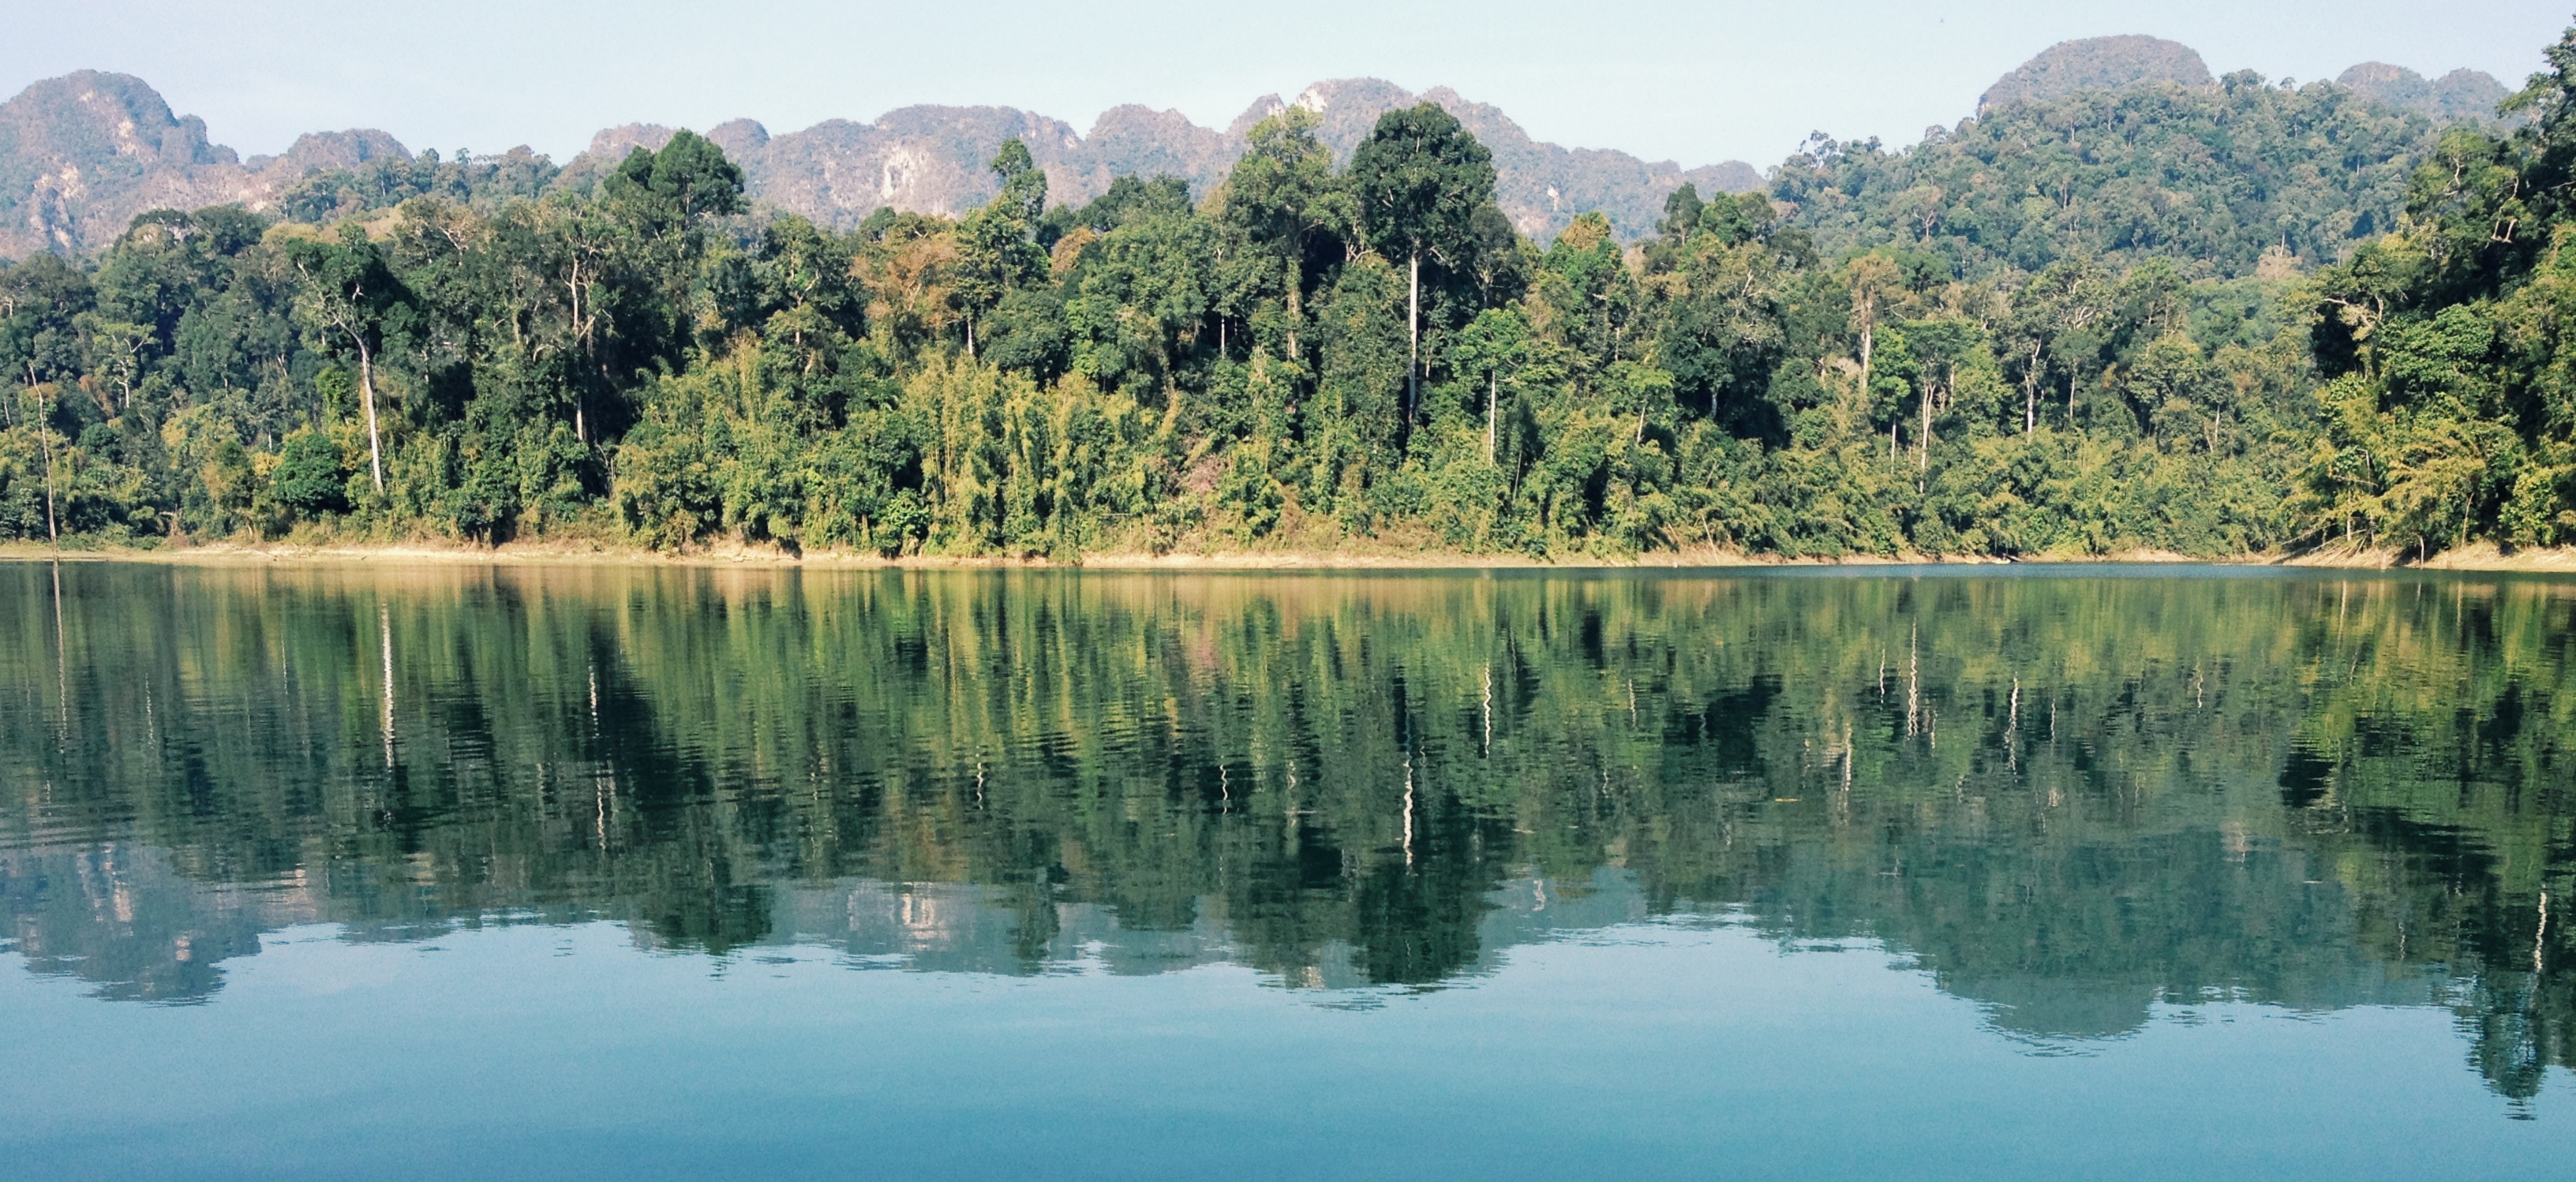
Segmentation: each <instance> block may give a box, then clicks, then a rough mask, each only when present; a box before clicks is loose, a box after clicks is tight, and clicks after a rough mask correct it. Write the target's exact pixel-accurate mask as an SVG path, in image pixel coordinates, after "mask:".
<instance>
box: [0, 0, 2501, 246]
mask: <svg viewBox="0 0 2576 1182" xmlns="http://www.w3.org/2000/svg"><path fill="white" fill-rule="evenodd" d="M2209 81H2210V73H2209V69H2208V66H2207V65H2206V64H2205V63H2204V62H2202V60H2201V58H2200V55H2199V54H2197V53H2195V52H2193V51H2192V50H2191V49H2190V48H2189V47H2187V46H2184V45H2180V44H2177V43H2175V42H2172V41H2165V40H2160V39H2158V38H2154V37H2145V36H2121V37H2095V38H2088V39H2084V40H2078V41H2068V42H2064V43H2061V44H2058V45H2055V46H2051V47H2050V48H2048V49H2046V50H2044V51H2042V52H2041V53H2040V54H2039V55H2038V56H2036V57H2034V58H2032V59H2031V60H2030V61H2028V62H2026V63H2024V64H2023V65H2022V66H2021V67H2020V68H2018V69H2016V70H2014V71H2013V72H2012V73H2010V74H2007V75H2005V76H2004V77H2003V78H2002V79H2001V80H1999V81H1997V82H1996V83H1995V84H1994V86H1993V87H1991V88H1990V89H1988V90H1987V91H1986V93H1985V96H1984V97H1983V98H1982V99H1980V100H1979V104H1978V106H1979V110H1981V111H1982V110H1986V109H1989V108H1992V107H1994V106H1996V105H1998V104H2002V103H2009V102H2014V101H2017V100H2020V99H2024V98H2035V97H2046V96H2050V95H2055V94H2062V93H2066V92H2069V91H2074V90H2081V89H2089V88H2116V87H2122V86H2129V85H2136V84H2139V83H2176V84H2181V85H2204V84H2207V83H2209ZM2339 81H2340V82H2341V83H2342V84H2343V85H2346V86H2349V87H2351V88H2352V89H2354V90H2355V91H2358V92H2360V93H2362V94H2364V95H2365V96H2367V97H2369V98H2371V99H2372V100H2374V101H2377V102H2381V103H2385V104H2388V105H2390V106H2396V107H2403V108H2408V109H2413V110H2419V111H2423V112H2424V113H2426V114H2428V115H2432V116H2433V117H2435V118H2437V119H2444V120H2454V119H2456V120H2477V119H2493V118H2495V103H2496V101H2497V100H2499V99H2501V98H2502V97H2503V94H2504V88H2503V86H2502V85H2501V84H2499V83H2497V82H2496V80H2495V79H2493V78H2491V77H2489V76H2487V75H2485V74H2482V73H2478V72H2476V71H2473V70H2454V71H2452V72H2451V73H2448V74H2445V75H2443V76H2441V77H2439V78H2435V79H2429V80H2428V79H2426V78H2425V77H2423V76H2422V75H2420V74H2417V73H2415V72H2413V71H2411V70H2407V69H2404V68H2402V67H2397V66H2390V65H2385V64H2383V63H2376V62H2372V63H2364V64H2362V65H2359V66H2355V67H2353V68H2352V69H2351V70H2348V71H2345V73H2344V75H2343V77H2342V78H2341V79H2339ZM1422 99H1429V100H1431V101H1433V102H1437V103H1439V104H1440V105H1442V106H1443V107H1445V108H1447V109H1448V110H1449V111H1450V112H1451V113H1453V114H1455V115H1456V116H1458V118H1459V120H1460V121H1461V122H1463V123H1465V124H1466V125H1467V127H1468V128H1469V129H1470V130H1472V131H1473V132H1475V134H1476V136H1477V137H1478V138H1479V139H1481V140H1482V141H1484V143H1485V144H1486V146H1487V147H1489V148H1491V149H1492V151H1493V153H1494V164H1495V168H1496V172H1497V173H1498V177H1499V179H1498V188H1499V192H1498V194H1497V196H1498V198H1499V199H1500V201H1501V204H1502V207H1503V211H1504V212H1505V213H1506V214H1507V215H1509V216H1510V218H1511V220H1512V222H1513V224H1514V225H1515V226H1517V227H1519V228H1520V230H1521V231H1522V232H1523V233H1526V234H1529V235H1531V236H1533V237H1535V238H1538V239H1540V240H1542V241H1544V240H1547V239H1550V238H1552V237H1554V235H1555V234H1556V232H1557V231H1559V230H1561V229H1563V228H1564V227H1565V225H1566V224H1567V223H1568V222H1570V221H1572V220H1573V218H1574V217H1575V216H1576V215H1577V214H1580V213H1582V212H1584V211H1587V210H1596V209H1597V210H1600V211H1601V212H1603V213H1605V214H1606V215H1608V216H1609V218H1610V221H1611V224H1612V226H1613V227H1614V228H1615V229H1616V230H1617V231H1618V233H1619V234H1620V235H1621V236H1622V237H1625V238H1630V239H1634V238H1638V237H1642V236H1644V235H1646V234H1649V233H1651V232H1652V231H1653V227H1654V223H1655V220H1656V219H1657V218H1658V217H1659V216H1661V213H1662V207H1663V200H1664V197H1665V195H1666V194H1669V193H1670V192H1671V191H1672V190H1673V189H1675V188H1676V187H1678V186H1680V185H1681V184H1683V183H1684V182H1689V183H1692V184H1695V185H1697V186H1698V187H1699V189H1700V191H1701V192H1703V193H1708V192H1714V191H1720V190H1724V191H1737V192H1741V191H1745V190H1750V189H1756V188H1760V187H1761V186H1762V184H1763V177H1762V174H1761V173H1759V172H1757V171H1755V169H1754V168H1753V166H1751V165H1749V164H1745V163H1743V162H1741V161H1728V162H1725V163H1722V164H1714V165H1708V166H1704V167H1699V168H1691V169H1684V168H1682V167H1681V166H1680V165H1678V164H1676V163H1674V162H1671V161H1648V160H1643V159H1640V158H1638V157H1636V156H1632V155H1630V154H1628V153H1626V152H1620V151H1613V150H1607V149H1592V148H1566V147H1562V146H1560V145H1557V144H1551V143H1546V142H1543V141H1539V140H1536V139H1533V138H1531V136H1530V135H1529V133H1528V132H1527V131H1525V130H1523V129H1522V127H1521V126H1520V125H1519V124H1518V123H1515V122H1513V121H1512V119H1511V118H1510V117H1509V116H1507V115H1505V114H1504V113H1503V112H1502V110H1501V109H1500V108H1497V107H1495V106H1492V105H1490V104H1486V103H1480V102H1475V101H1473V100H1470V99H1468V98H1466V97H1464V96H1462V95H1460V94H1458V93H1457V92H1456V91H1454V90H1450V89H1448V88H1446V87H1440V88H1434V89H1432V90H1429V91H1425V92H1423V93H1421V94H1419V95H1416V94H1415V93H1413V92H1411V91H1408V90H1406V89H1404V88H1403V87H1400V86H1397V85H1395V84H1393V83H1391V82H1386V81H1384V80H1381V79H1375V78H1344V79H1335V80H1330V81H1324V82H1318V83H1315V84H1314V85H1312V86H1309V87H1307V88H1306V89H1305V90H1304V91H1302V92H1300V93H1299V94H1298V95H1297V96H1296V97H1295V98H1294V99H1293V100H1291V99H1283V98H1281V97H1280V96H1277V95H1267V96H1264V97H1262V98H1261V99H1258V100H1256V101H1255V102H1253V103H1252V104H1251V105H1250V106H1249V107H1247V108H1245V110H1244V111H1243V113H1242V114H1241V115H1239V116H1237V117H1236V118H1235V119H1234V120H1233V121H1232V122H1231V123H1229V124H1228V125H1227V126H1226V127H1224V128H1223V129H1218V128H1212V127H1203V126H1200V125H1198V124H1196V123H1194V122H1192V121H1191V120H1190V119H1189V118H1188V117H1187V116H1185V115H1182V114H1181V113H1180V112H1177V111H1169V110H1161V111H1158V110H1154V109H1151V108H1148V107H1143V106H1134V105H1130V106H1121V107H1114V108H1111V109H1110V110H1108V111H1106V112H1103V113H1102V114H1101V115H1100V116H1099V117H1098V118H1097V119H1096V120H1094V121H1093V123H1092V125H1091V128H1090V130H1089V131H1088V132H1082V131H1078V130H1076V129H1075V128H1074V126H1073V125H1071V124H1069V123H1066V122H1064V121H1063V120H1060V119H1054V118H1050V117H1048V116H1045V115H1040V114H1036V113H1032V112H1027V111H1021V110H1017V109H1014V108H1010V107H948V106H913V107H904V108H900V109H897V110H894V111H890V112H887V113H886V114H884V115H881V116H879V117H877V118H876V119H873V120H869V121H864V122H862V121H855V120H847V119H833V120H827V121H825V122H822V123H818V124H816V125H814V126H812V127H808V128H805V129H803V130H801V131H794V132H788V133H785V134H781V135H775V136H773V135H771V134H770V133H769V131H768V129H766V128H764V127H762V126H761V125H760V124H759V123H757V122H754V121H752V120H749V119H737V120H734V121H732V122H729V123H724V124H721V125H718V126H717V127H715V128H712V129H710V130H709V131H708V133H707V134H708V136H709V137H710V138H712V139H714V140H715V141H716V142H717V143H718V144H719V145H721V146H722V147H723V148H724V149H725V151H726V153H727V154H728V155H730V156H732V157H733V158H734V159H735V160H736V161H737V162H739V163H741V164H742V166H743V169H744V172H745V174H746V176H747V179H748V182H749V187H750V190H751V195H752V197H753V199H754V200H755V201H756V202H758V203H759V204H761V205H763V206H766V207H768V208H771V209H776V210H781V211H786V212H792V213H798V214H802V215H804V216H807V217H810V218H813V219H815V220H816V221H818V222H821V223H824V224H826V225H830V226H834V227H837V228H844V229H846V228H848V227H851V226H855V225H857V224H858V223H859V222H860V221H861V220H863V219H864V218H866V217H867V215H868V214H869V213H871V212H874V211H875V210H876V209H878V208H880V207H883V206H893V207H895V208H898V209H904V210H910V211H915V212H922V213H934V214H951V215H953V214H957V213H960V212H963V211H964V210H967V209H971V208H973V207H974V206H976V205H978V204H980V203H981V202H983V201H984V200H986V199H987V198H989V197H990V196H991V195H992V192H993V178H992V174H991V173H990V172H989V171H987V170H986V168H985V162H986V161H989V160H990V159H991V158H992V156H993V153H994V152H995V150H996V149H998V148H999V147H1000V145H1001V143H1002V141H1004V140H1006V139H1009V138H1011V137H1014V136H1017V137H1019V138H1020V139H1021V140H1023V141H1025V142H1026V143H1027V144H1028V146H1029V150H1030V153H1031V155H1032V156H1033V157H1035V159H1036V160H1037V162H1038V164H1039V166H1040V167H1041V168H1043V169H1045V170H1046V173H1047V178H1048V187H1049V191H1050V195H1051V198H1052V199H1053V200H1056V201H1059V202H1081V201H1087V200H1089V199H1091V198H1092V197H1095V196H1098V195H1099V194H1100V193H1102V192H1104V191H1106V190H1107V189H1108V187H1109V182H1110V181H1111V180H1112V179H1113V178H1115V177H1118V176H1121V175H1127V174H1140V175H1157V174H1169V175H1173V176H1178V177H1182V178H1184V179H1186V180H1188V181H1189V182H1190V186H1191V190H1192V191H1193V192H1194V193H1197V194H1199V195H1202V196H1204V195H1205V194H1207V193H1208V192H1210V191H1211V190H1212V189H1213V188H1214V186H1215V185H1216V184H1217V183H1218V182H1220V181H1221V180H1223V178H1224V176H1225V173H1226V170H1227V169H1228V168H1230V167H1232V165H1233V163H1234V161H1235V159H1236V158H1237V157H1238V156H1239V155H1240V154H1241V153H1242V150H1243V143H1244V137H1245V135H1246V133H1247V132H1249V131H1250V129H1251V127H1252V125H1253V124H1254V123H1256V122H1258V121H1259V120H1260V119H1262V118H1263V117H1265V116H1267V115H1270V114H1273V113H1275V112H1277V111H1279V110H1281V109H1283V108H1285V107H1286V106H1287V105H1289V103H1291V102H1294V103H1295V104H1297V105H1299V106H1303V107H1305V108H1307V109H1309V110H1311V111H1313V112H1315V113H1316V115H1317V117H1318V124H1319V131H1320V133H1321V135H1322V138H1323V140H1324V142H1325V143H1326V144H1327V145H1329V146H1330V147H1331V148H1332V149H1333V152H1334V154H1335V155H1336V156H1337V157H1339V158H1340V159H1343V160H1347V159H1349V157H1350V153H1351V151H1352V149H1354V148H1355V147H1357V146H1358V144H1359V142H1360V141H1361V140H1362V139H1363V138H1365V137H1366V136H1367V135H1368V132H1369V129H1370V128H1371V127H1372V126H1374V124H1375V123H1376V121H1377V118H1378V116H1379V115H1381V114H1383V113H1385V112H1386V111H1388V110H1390V109H1393V108H1396V107H1400V106H1405V105H1409V104H1411V103H1414V102H1417V101H1420V100H1422ZM670 135H671V131H670V129H668V128H664V127H658V126H653V125H649V124H629V125H626V126H623V127H613V128H609V129H607V130H604V131H601V132H600V133H599V134H598V135H597V136H596V137H594V138H593V140H592V142H591V145H590V147H589V149H588V150H587V151H584V152H583V153H581V154H580V155H579V156H577V157H576V158H575V159H574V160H572V161H571V162H569V164H568V166H567V167H566V168H565V169H564V170H563V172H562V174H561V176H560V177H559V178H556V179H555V181H554V183H557V184H564V185H581V184H584V183H587V181H589V180H592V179H595V178H596V177H597V176H598V174H599V173H600V171H601V170H603V169H604V168H606V167H608V166H610V165H611V164H613V163H614V162H615V161H616V160H618V159H620V158H622V157H623V156H624V155H625V153H626V152H627V151H629V150H631V149H632V148H634V147H637V146H643V147H652V146H657V145H659V144H661V143H663V142H664V141H666V140H667V139H669V137H670ZM411 159H412V157H411V154H410V152H409V151H408V150H407V149H405V148H404V146H403V145H402V144H401V143H400V142H399V141H397V140H395V139H394V137H392V136H390V135H388V134H386V133H384V132H382V131H375V130H366V129H359V130H350V131H336V132H317V133H314V134H310V135H306V136H304V137H302V138H300V139H298V140H297V141H296V142H295V145H294V146H293V147H292V148H290V149H288V150H287V151H286V152H284V153H282V154H280V155H277V156H253V157H250V158H249V159H247V160H244V159H242V158H240V157H239V156H238V155H237V154H236V153H235V152H234V151H233V150H232V149H231V148H227V147H224V146H222V145H219V144H215V143H212V142H210V141H209V140H208V138H207V132H206V126H205V123H204V121H203V120H201V119H198V118H196V117H194V116H186V117H182V116H179V115H177V114H175V113H173V112H172V111H171V109H170V105H169V104H168V103H167V102H166V101H164V100H163V99H162V97H161V95H160V94H159V93H157V92H156V91H154V90H153V89H152V87H151V86H149V85H147V84H146V83H145V82H144V81H143V80H142V79H139V78H135V77H133V76H130V75H125V74H113V73H102V72H98V71H89V70H84V71H80V72H78V73H73V74H67V75H64V76H62V77H58V78H50V79H46V80H44V81H40V82H37V83H35V84H33V85H31V86H29V87H28V88H27V89H26V90H24V91H22V92H21V93H19V94H18V95H17V96H16V97H14V98H12V99H10V100H8V101H7V102H6V103H0V258H13V257H21V256H24V255H27V254H30V253H35V252H39V251H53V252H59V253H66V254H76V253H81V252H86V251H94V250H99V249H102V248H104V247H106V246H107V245H108V244H110V243H111V242H113V241H115V239H116V237H117V235H119V234H121V233H123V232H124V230H125V228H126V226H127V225H128V224H129V223H130V222H131V221H132V220H133V218H134V217H135V215H137V214H140V213H143V212H145V211H147V210H151V209H156V208H164V207H174V208H194V207H197V206H203V205H216V204H225V203H239V204H242V205H245V206H248V207H251V208H254V209H277V208H278V207H279V201H280V198H281V197H283V196H286V195H287V194H288V193H289V190H291V189H292V188H293V187H294V186H295V185H296V184H297V183H298V182H299V181H302V180H304V179H305V178H307V177H311V176H313V175H315V174H317V173H326V172H330V171H333V170H357V169H361V168H364V167H366V166H369V165H372V164H378V163H380V162H408V161H410V160H411ZM531 159H534V158H533V157H531ZM531 191H533V190H531ZM325 204H326V206H327V202H326V203H325Z"/></svg>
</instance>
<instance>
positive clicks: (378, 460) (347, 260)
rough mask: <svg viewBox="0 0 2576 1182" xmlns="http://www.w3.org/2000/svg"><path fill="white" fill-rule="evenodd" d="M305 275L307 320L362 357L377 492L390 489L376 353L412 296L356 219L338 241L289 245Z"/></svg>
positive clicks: (362, 388)
mask: <svg viewBox="0 0 2576 1182" xmlns="http://www.w3.org/2000/svg"><path fill="white" fill-rule="evenodd" d="M290 252H291V254H292V256H293V258H294V260H295V269H296V272H297V273H298V274H300V275H301V276H303V279H304V290H303V298H302V299H301V300H300V301H299V305H300V308H301V310H302V312H303V314H304V317H305V319H306V321H307V322H308V323H309V324H311V325H312V326H313V327H314V328H315V329H317V330H319V331H320V332H322V333H323V334H324V335H325V336H327V337H329V338H330V339H331V340H333V341H334V342H336V343H341V344H346V345H347V346H348V347H349V348H350V349H351V350H353V351H354V352H356V353H357V355H358V394H359V397H360V398H361V399H362V400H363V401H364V404H365V406H366V413H367V471H368V473H369V474H370V475H371V476H372V477H373V478H374V480H375V484H376V495H378V496H383V495H384V491H385V460H384V444H383V441H382V436H381V434H380V432H379V431H378V429H377V426H376V354H377V353H378V352H379V351H380V350H381V348H382V346H383V344H384V332H385V322H386V319H387V318H388V316H389V315H390V314H391V313H392V312H393V311H394V310H395V309H397V308H399V307H400V306H401V305H402V304H403V303H404V301H405V300H407V299H408V298H409V293H408V292H406V291H404V290H403V286H402V283H401V281H400V280H398V279H396V278H394V274H393V272H392V271H391V270H390V269H389V268H387V267H386V265H385V257H384V252H383V251H382V250H380V249H378V247H377V246H376V244H375V243H374V242H372V241H369V240H368V238H367V233H366V231H365V230H362V229H360V228H359V227H358V226H357V225H356V224H355V223H344V224H342V225H341V227H340V234H339V238H338V240H337V241H329V240H317V239H299V240H297V241H296V242H295V244H294V245H293V246H292V247H291V248H290Z"/></svg>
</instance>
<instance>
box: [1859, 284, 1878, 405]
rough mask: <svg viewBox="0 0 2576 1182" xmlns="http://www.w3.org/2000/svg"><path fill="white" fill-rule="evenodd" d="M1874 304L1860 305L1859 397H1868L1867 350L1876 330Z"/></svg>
mask: <svg viewBox="0 0 2576 1182" xmlns="http://www.w3.org/2000/svg"><path fill="white" fill-rule="evenodd" d="M1876 312H1877V308H1876V305H1875V302H1874V301H1873V302H1871V303H1865V304H1862V305H1861V312H1860V396H1861V397H1862V398H1868V397H1869V350H1870V345H1871V340H1870V338H1871V336H1872V334H1873V333H1875V332H1876V330H1877V327H1878V326H1877V324H1876V320H1877V316H1876V315H1875V313H1876Z"/></svg>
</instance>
